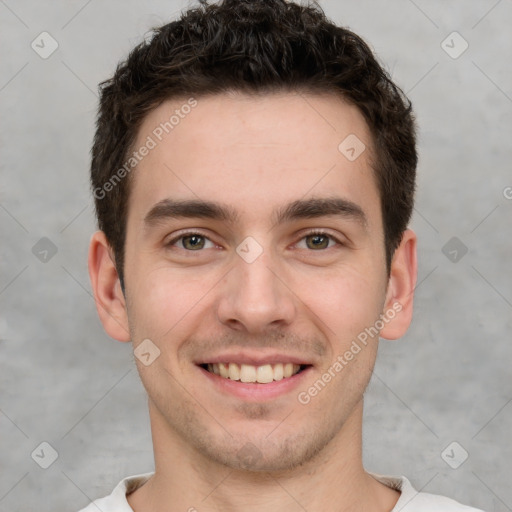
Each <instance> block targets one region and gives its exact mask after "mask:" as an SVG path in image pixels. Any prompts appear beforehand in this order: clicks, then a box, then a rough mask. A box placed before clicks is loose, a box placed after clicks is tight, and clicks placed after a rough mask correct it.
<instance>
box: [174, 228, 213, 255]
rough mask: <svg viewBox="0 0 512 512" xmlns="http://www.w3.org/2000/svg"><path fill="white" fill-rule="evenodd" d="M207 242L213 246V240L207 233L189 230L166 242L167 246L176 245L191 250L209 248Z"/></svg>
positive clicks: (196, 250)
mask: <svg viewBox="0 0 512 512" xmlns="http://www.w3.org/2000/svg"><path fill="white" fill-rule="evenodd" d="M207 243H209V244H210V246H209V247H213V246H214V244H213V242H212V241H211V240H210V239H209V238H208V237H207V236H205V235H202V234H201V233H195V232H188V233H183V234H181V235H180V236H177V237H175V238H173V239H172V240H171V241H170V242H169V243H167V244H166V247H174V246H177V248H178V249H185V250H187V251H189V252H194V251H195V252H198V251H201V250H202V249H205V248H206V249H208V248H209V247H208V246H207Z"/></svg>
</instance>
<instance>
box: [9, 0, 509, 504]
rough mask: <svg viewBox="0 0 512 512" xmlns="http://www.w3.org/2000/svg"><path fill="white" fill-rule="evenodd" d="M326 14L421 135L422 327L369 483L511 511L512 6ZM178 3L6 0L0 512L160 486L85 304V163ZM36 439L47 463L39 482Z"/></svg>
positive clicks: (135, 409) (370, 419)
mask: <svg viewBox="0 0 512 512" xmlns="http://www.w3.org/2000/svg"><path fill="white" fill-rule="evenodd" d="M321 4H322V6H323V7H324V9H325V11H326V13H327V14H328V16H330V17H331V18H332V19H334V20H335V21H336V22H337V23H340V24H342V25H345V26H348V27H350V28H351V29H353V30H354V31H356V32H357V33H359V34H360V35H362V36H363V37H364V38H365V39H366V40H367V41H368V42H369V43H370V44H371V46H372V47H373V48H374V49H375V51H376V52H377V54H378V56H379V57H380V59H381V60H382V61H383V62H384V63H385V65H386V67H387V68H388V69H389V71H390V72H391V73H392V75H393V77H394V79H395V80H396V81H397V82H398V84H399V85H401V87H402V88H403V89H404V91H406V92H407V93H408V94H409V96H410V98H411V99H412V101H413V103H414V106H415V110H416V114H417V118H418V122H419V125H420V136H419V150H420V165H419V170H418V172H419V177H418V194H417V204H416V209H415V213H414V219H413V222H412V227H413V229H415V230H416V232H417V234H418V236H419V279H418V283H419V284H418V287H417V290H416V302H415V318H414V320H413V323H412V325H411V328H410V330H409V332H408V333H407V335H406V336H405V337H404V338H403V339H402V340H399V341H394V342H392V341H385V340H383V341H382V342H381V347H380V354H379V360H378V363H377V366H376V370H375V375H374V378H373V379H372V382H371V385H370V388H369V390H368V392H367V397H366V412H365V415H366V416H365V421H366V423H365V427H364V458H365V464H366V467H367V469H369V470H371V471H374V472H378V473H379V472H380V473H387V474H404V475H406V476H408V477H409V478H410V479H411V480H412V482H413V484H414V485H415V486H416V487H417V488H420V489H423V490H424V491H428V492H432V493H438V494H446V495H449V496H451V497H453V498H455V499H457V500H459V501H462V502H465V503H467V504H471V505H473V506H478V507H480V508H483V509H485V510H488V511H505V510H512V486H510V481H511V477H512V462H511V461H512V448H511V432H512V429H511V423H512V404H511V403H510V402H511V400H512V379H511V370H510V366H511V362H512V344H511V343H510V340H511V338H510V332H511V330H512V321H511V320H512V273H511V271H510V255H511V249H512V237H511V234H512V230H511V226H512V224H511V220H512V215H511V213H512V200H511V199H508V198H507V196H508V197H509V198H510V197H511V196H512V189H507V187H511V186H512V173H511V161H512V151H511V140H512V129H511V128H512V66H511V64H510V62H511V56H512V52H511V48H512V31H511V30H510V27H511V26H512V1H511V0H501V1H496V0H492V1H490V0H472V1H468V0H464V1H463V0H459V1H450V2H441V1H428V2H427V1H420V0H415V1H414V2H413V1H412V0H393V1H387V2H377V1H359V2H354V1H352V2H349V1H339V0H338V1H334V0H332V1H323V2H321ZM185 7H187V4H186V3H184V2H181V1H163V0H158V1H157V0H154V1H148V2H135V1H133V0H131V1H124V2H121V1H106V2H100V1H99V0H92V1H86V0H79V1H68V2H63V1H60V2H59V1H53V2H50V1H47V2H37V1H34V0H32V1H18V2H14V0H0V16H1V20H2V21H1V30H0V39H1V45H2V46H1V47H2V58H1V79H0V101H1V119H2V123H1V150H2V158H1V169H2V186H1V191H0V222H1V229H2V244H1V251H2V258H1V275H0V310H1V312H2V315H1V320H0V338H1V341H0V357H1V364H2V367H1V368H2V369H1V371H0V383H1V394H0V429H1V445H0V446H1V447H0V450H1V451H0V466H1V472H0V474H1V476H0V511H2V512H4V511H5V512H7V511H9V512H15V511H22V510H23V511H27V510H38V511H40V512H44V511H50V510H51V511H65V510H67V511H73V510H78V509H79V508H81V507H83V506H85V505H87V504H88V503H89V501H90V499H93V498H96V497H99V496H104V495H106V494H108V493H110V492H111V490H112V488H113V487H114V486H115V484H117V483H118V481H119V480H121V478H123V477H125V476H127V475H130V474H135V473H142V472H145V471H151V470H153V465H152V464H153V455H152V446H151V438H150V430H149V420H148V414H147V404H146V399H145V394H144V391H143V388H142V385H141V384H140V382H139V379H138V375H137V372H136V369H135V365H134V362H133V359H132V355H131V345H130V344H121V343H118V342H116V341H113V340H111V339H109V338H108V337H107V336H106V334H105V333H104V332H103V330H102V327H101V325H100V323H99V320H98V319H97V316H96V310H95V305H94V301H93V299H92V297H91V290H90V285H89V278H88V274H87V267H86V257H87V248H88V243H89V238H90V235H91V233H92V232H93V230H94V228H95V226H94V217H93V213H92V212H93V210H92V201H91V197H90V195H89V190H88V164H89V148H90V143H91V139H92V136H93V128H94V117H95V111H96V105H97V95H96V90H97V84H98V83H99V82H100V81H101V80H103V79H105V78H107V77H109V76H110V75H111V74H112V73H113V71H114V68H115V65H116V64H117V62H118V60H119V59H121V58H122V57H124V56H125V55H126V53H127V52H128V50H129V49H130V48H131V47H132V46H133V45H135V44H136V43H138V42H139V41H140V40H141V39H142V38H143V37H144V35H145V34H146V33H147V31H148V29H149V28H150V27H152V26H155V25H159V24H160V23H163V22H165V21H168V20H170V19H171V18H174V17H175V16H176V14H177V13H178V12H179V11H180V10H181V9H182V8H185ZM43 31H47V32H49V33H50V34H51V36H52V37H53V38H54V39H55V40H56V41H57V42H58V44H59V47H58V49H57V50H56V51H55V52H54V53H53V54H52V55H51V56H50V57H49V58H47V59H42V58H41V57H40V56H39V55H38V54H37V53H36V52H35V51H34V50H33V49H32V48H31V42H32V41H33V40H34V39H36V38H37V37H38V35H39V34H40V33H41V32H43ZM453 31H457V32H459V33H460V34H461V35H462V37H463V38H464V39H465V40H466V41H467V42H468V44H469V47H468V49H467V50H466V51H465V52H464V53H463V54H461V55H460V56H458V58H452V56H450V55H448V54H447V53H446V52H445V50H444V49H443V46H442V41H444V40H445V39H446V38H447V36H449V34H451V33H452V32H453ZM37 40H38V39H36V42H37ZM461 43H462V42H461V41H460V40H457V39H453V36H452V37H451V38H448V40H447V42H446V43H445V48H446V45H449V46H452V47H453V48H452V49H451V51H452V52H456V53H457V52H458V51H460V49H461V48H462V46H461ZM507 191H508V192H507ZM42 237H47V238H48V239H50V240H51V241H52V242H53V244H54V245H55V246H56V248H57V252H56V254H55V255H53V256H52V253H51V250H50V252H48V253H44V252H41V251H44V250H45V249H46V250H49V246H48V245H45V244H48V242H45V241H43V242H39V244H40V245H37V246H36V248H35V249H34V250H33V247H34V246H35V245H36V243H38V241H39V240H40V239H41V238H42ZM452 237H457V239H458V241H455V242H453V241H452V242H450V243H449V244H448V246H446V245H445V244H447V243H448V242H449V240H450V239H451V238H452ZM454 243H455V244H458V246H457V245H452V244H454ZM41 244H42V245H41ZM461 244H463V245H461ZM463 246H465V247H467V249H468V252H467V254H465V255H463V257H462V258H461V257H460V256H461V254H462V251H461V248H463ZM443 247H445V249H444V252H443ZM454 249H455V250H457V255H456V257H455V253H454V252H451V254H450V251H453V250H454ZM34 253H35V254H34ZM445 253H446V255H445ZM450 258H451V259H450ZM45 259H46V260H47V261H44V260H45ZM453 259H456V260H457V261H451V260H453ZM41 260H42V261H41ZM43 441H46V442H48V443H50V445H51V446H52V447H53V448H54V449H55V450H56V451H57V453H58V458H57V459H56V461H55V462H54V463H53V464H52V465H51V466H50V467H49V468H48V469H43V468H41V467H40V466H39V465H38V464H41V463H44V462H45V461H46V462H50V461H51V460H50V458H49V457H50V450H49V449H48V448H46V449H45V448H44V447H43V452H41V448H38V446H39V445H40V443H41V442H43ZM453 441H456V442H457V443H459V445H460V447H459V445H457V446H455V449H454V451H453V452H451V451H450V450H448V454H449V455H451V456H452V459H451V460H456V459H458V458H460V457H461V454H463V452H462V450H466V451H467V452H468V454H469V457H468V459H467V460H466V461H465V462H464V463H463V464H462V465H461V466H460V467H459V468H458V469H452V468H451V467H450V466H449V465H448V464H447V463H446V462H445V460H443V458H442V456H441V454H442V452H443V450H444V449H445V448H446V447H447V446H448V445H450V443H452V442H453ZM34 450H35V452H34ZM45 450H46V451H45ZM33 452H34V456H33V457H31V454H32V453H33ZM38 453H39V457H37V454H38ZM41 453H44V456H43V455H41ZM445 458H446V457H445ZM448 460H449V459H448ZM451 460H450V462H451ZM36 462H37V463H36ZM452 464H453V463H452Z"/></svg>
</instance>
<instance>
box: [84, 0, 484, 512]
mask: <svg viewBox="0 0 512 512" xmlns="http://www.w3.org/2000/svg"><path fill="white" fill-rule="evenodd" d="M416 162H417V156H416V149H415V135H414V120H413V116H412V110H411V106H410V103H409V102H408V100H407V99H406V98H405V97H404V96H403V94H402V93H401V91H400V90H399V89H398V88H397V87H396V86H395V85H394V84H393V83H392V81H391V80H390V78H389V76H388V75H387V74H386V72H385V71H383V69H382V68H381V67H380V65H379V64H378V62H377V61H376V59H375V57H374V56H373V55H372V52H371V51H370V49H369V48H368V46H367V45H366V44H365V43H364V42H363V41H362V40H361V39H360V38H359V37H358V36H357V35H355V34H353V33H352V32H350V31H348V30H345V29H343V28H340V27H337V26H335V25H333V24H332V23H331V22H329V21H328V20H327V19H326V18H325V16H324V14H323V12H322V11H321V10H320V9H319V8H318V7H304V6H299V5H297V4H293V3H286V2H284V1H283V0H256V1H248V0H245V1H244V0H224V1H223V2H221V3H220V4H213V5H208V4H205V3H203V4H202V5H201V6H199V7H198V8H196V9H193V10H190V11H188V12H186V13H184V14H183V15H182V17H181V19H180V20H178V21H175V22H173V23H170V24H168V25H165V26H163V27H160V28H159V29H157V30H155V32H154V34H153V37H152V39H151V40H150V41H145V42H143V43H141V44H140V45H139V46H137V47H136V48H135V49H134V50H133V51H132V52H131V54H130V56H129V57H128V59H127V60H126V61H125V62H123V63H122V64H121V65H120V66H119V67H118V69H117V71H116V73H115V75H114V77H113V78H112V79H110V80H108V81H106V82H104V83H103V84H102V88H101V100H100V109H99V115H98V124H97V131H96V135H95V139H94V145H93V150H92V165H91V174H92V187H93V193H94V197H95V199H96V211H97V216H98V222H99V227H100V230H101V231H98V232H97V233H96V234H95V235H94V236H93V238H92V241H91V247H90V254H89V272H90V276H91V281H92V286H93V289H94V294H95V299H96V303H97V306H98V313H99V316H100V318H101V321H102V323H103V325H104V327H105V330H106V331H107V333H108V334H109V335H110V336H112V337H113V338H115V339H118V340H120V341H125V342H127V341H132V343H133V347H134V355H135V362H136V364H137V368H138V371H139V374H140V377H141V380H142V383H143V385H144V387H145V389H146V391H147V393H148V398H149V414H150V419H151V428H152V436H153V443H154V455H155V472H154V473H146V474H142V475H135V476H131V477H128V478H126V479H124V480H122V481H121V482H120V483H119V485H118V486H117V487H116V488H115V489H114V491H113V493H112V494H111V495H110V496H108V497H106V498H103V499H99V500H96V501H95V502H94V503H93V504H91V505H90V506H89V507H87V508H86V509H85V510H87V511H92V510H98V509H99V510H101V511H103V512H110V511H112V512H113V511H116V512H120V511H129V510H133V511H135V512H150V511H162V510H166V511H168V512H174V511H186V510H188V511H195V510H198V511H201V512H202V511H205V512H206V511H213V510H215V511H217V510H223V511H234V510H237V511H241V510H243V511H253V510H254V511H256V510H258V511H261V510H265V511H269V512H272V511H277V510H279V511H282V510H287V511H292V510H297V511H299V510H307V511H311V512H312V511H320V510H322V511H338V512H341V511H344V512H348V511H363V510H364V511H370V510H371V511H376V512H389V511H399V510H400V511H403V512H413V511H414V512H420V511H428V512H434V511H442V512H450V511H471V510H473V511H474V510H476V509H471V508H469V507H466V506H463V505H461V504H458V503H457V502H455V501H453V500H451V499H449V498H445V497H440V496H433V495H431V494H426V493H417V491H416V490H414V488H413V487H412V485H411V484H410V482H409V481H408V480H407V479H406V478H405V477H390V476H379V475H374V474H371V473H368V472H366V471H365V469H364V468H363V464H362V446H361V445H362V442H361V437H362V434H361V433H362V417H363V394H364V391H365V389H366V386H367V384H368V382H369V380H370V377H371V374H372V370H373V367H374V363H375V358H376V355H377V346H378V339H379V337H383V338H387V339H396V338H399V337H400V336H402V335H403V334H404V333H405V332H406V330H407V328H408V326H409V324H410V321H411V316H412V310H413V290H414V286H415V283H416V269H417V263H416V235H415V234H414V232H413V231H411V230H410V229H408V228H407V225H408V222H409V219H410V216H411V211H412V208H413V197H414V188H415V169H416Z"/></svg>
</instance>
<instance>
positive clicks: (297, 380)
mask: <svg viewBox="0 0 512 512" xmlns="http://www.w3.org/2000/svg"><path fill="white" fill-rule="evenodd" d="M220 362H222V361H220ZM230 362H234V361H232V360H230ZM289 362H292V361H289ZM247 364H251V363H247ZM267 364H270V363H267ZM296 364H299V363H296ZM197 368H198V369H199V371H200V372H202V374H203V375H204V376H205V377H206V378H207V379H209V382H210V383H211V384H212V385H214V386H215V389H218V390H219V391H220V392H221V393H223V394H227V395H231V396H235V397H237V398H241V399H243V400H245V401H250V402H261V401H265V400H272V399H275V398H278V397H280V396H283V395H285V394H287V393H290V392H292V391H293V390H294V389H296V388H298V387H299V386H301V384H302V383H303V382H304V380H305V379H307V378H308V376H309V374H310V372H311V371H312V369H313V367H312V366H311V365H309V366H307V367H306V368H304V369H303V370H302V371H300V372H299V373H296V374H295V375H293V376H291V377H287V378H285V379H281V380H274V381H272V382H269V383H267V384H260V383H258V382H241V381H239V380H231V379H226V378H224V377H221V376H220V375H215V374H214V373H210V372H209V371H208V370H205V369H204V368H203V367H202V366H197Z"/></svg>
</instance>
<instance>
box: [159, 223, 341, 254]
mask: <svg viewBox="0 0 512 512" xmlns="http://www.w3.org/2000/svg"><path fill="white" fill-rule="evenodd" d="M194 235H197V236H200V237H202V238H205V239H207V240H210V238H209V237H208V236H206V235H205V234H203V233H201V232H200V231H187V232H185V233H181V234H180V235H178V236H176V237H174V238H173V239H172V240H170V241H169V242H167V243H166V244H165V246H166V247H172V246H173V245H174V244H175V243H176V242H178V241H179V240H181V239H183V238H186V237H189V236H194ZM309 236H323V237H326V238H330V239H331V240H333V241H334V242H336V243H337V244H338V245H344V244H343V243H342V242H341V241H340V240H339V239H338V238H336V237H335V236H333V235H331V234H330V233H327V232H326V231H322V230H319V229H314V230H312V231H309V232H307V233H305V234H304V235H302V237H301V238H300V240H303V239H304V238H307V237H309ZM210 242H212V240H210ZM212 243H214V242H212ZM327 249H332V247H327V248H326V249H321V250H319V251H312V252H323V251H326V250H327ZM183 250H184V251H186V252H190V253H193V252H202V251H201V250H198V251H191V250H188V249H183Z"/></svg>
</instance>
